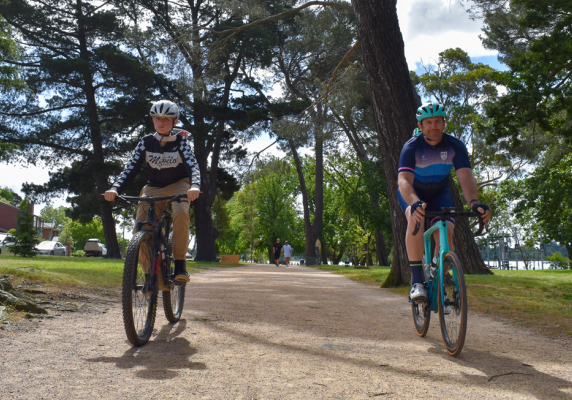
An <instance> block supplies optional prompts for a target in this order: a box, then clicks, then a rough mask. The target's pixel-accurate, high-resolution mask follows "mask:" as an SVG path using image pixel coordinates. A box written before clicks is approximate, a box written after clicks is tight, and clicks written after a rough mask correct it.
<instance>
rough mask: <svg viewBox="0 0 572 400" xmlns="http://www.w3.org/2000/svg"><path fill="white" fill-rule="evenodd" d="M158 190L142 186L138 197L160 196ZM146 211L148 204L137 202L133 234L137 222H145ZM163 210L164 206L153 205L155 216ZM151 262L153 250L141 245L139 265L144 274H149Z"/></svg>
mask: <svg viewBox="0 0 572 400" xmlns="http://www.w3.org/2000/svg"><path fill="white" fill-rule="evenodd" d="M160 190H161V189H160V188H154V187H150V186H144V187H143V189H142V190H141V193H140V194H139V196H140V197H144V196H161V194H158V193H159V191H160ZM148 209H149V204H148V203H145V202H139V205H138V206H137V215H136V217H135V221H136V223H135V226H134V227H133V233H135V231H136V229H137V222H139V221H141V222H143V221H146V220H147V210H148ZM164 210H165V205H164V204H155V212H156V214H157V216H160V215H161V214H162V213H163V211H164ZM152 262H153V249H152V248H151V247H150V246H147V245H146V244H142V246H141V247H140V248H139V265H141V268H142V269H143V271H145V274H150V273H151V264H152Z"/></svg>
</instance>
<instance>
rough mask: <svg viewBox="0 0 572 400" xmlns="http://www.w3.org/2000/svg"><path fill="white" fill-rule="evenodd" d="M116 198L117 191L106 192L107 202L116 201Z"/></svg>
mask: <svg viewBox="0 0 572 400" xmlns="http://www.w3.org/2000/svg"><path fill="white" fill-rule="evenodd" d="M115 196H117V192H116V191H115V190H107V191H105V195H104V197H105V200H107V201H115Z"/></svg>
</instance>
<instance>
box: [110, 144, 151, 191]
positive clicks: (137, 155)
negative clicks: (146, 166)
mask: <svg viewBox="0 0 572 400" xmlns="http://www.w3.org/2000/svg"><path fill="white" fill-rule="evenodd" d="M143 161H145V143H144V141H143V140H141V141H140V142H139V144H138V145H137V147H136V148H135V151H134V152H133V155H132V156H131V160H129V162H128V163H127V164H125V168H124V169H123V171H122V172H121V174H119V178H117V181H116V182H115V183H114V184H113V186H112V187H111V189H110V191H115V192H117V193H121V191H122V190H123V189H125V186H127V185H128V184H129V182H131V181H132V180H133V178H135V176H137V173H138V172H139V170H140V169H141V165H142V164H143Z"/></svg>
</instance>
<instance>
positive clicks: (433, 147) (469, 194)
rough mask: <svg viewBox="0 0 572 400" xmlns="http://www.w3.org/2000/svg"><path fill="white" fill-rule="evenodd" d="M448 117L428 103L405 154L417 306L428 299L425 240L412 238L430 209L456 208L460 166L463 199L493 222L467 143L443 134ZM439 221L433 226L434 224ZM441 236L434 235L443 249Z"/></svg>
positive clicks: (402, 194) (401, 181) (403, 193)
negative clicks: (454, 184)
mask: <svg viewBox="0 0 572 400" xmlns="http://www.w3.org/2000/svg"><path fill="white" fill-rule="evenodd" d="M446 118H447V114H446V112H445V110H444V108H443V106H442V105H441V104H439V103H437V102H429V103H425V104H423V105H422V106H421V107H419V108H418V109H417V126H418V127H419V131H420V132H419V133H418V134H416V135H415V136H413V137H412V138H411V139H410V140H409V141H408V142H407V143H405V145H404V146H403V150H402V151H401V156H400V157H399V175H398V179H397V184H398V187H399V189H398V192H397V198H398V200H399V205H400V206H401V209H402V210H403V212H404V213H405V217H406V218H407V233H406V235H405V246H406V247H407V256H408V257H409V265H410V267H411V291H410V297H411V300H413V301H421V300H424V299H426V298H427V291H426V290H425V287H424V285H423V262H422V258H423V253H424V250H425V249H424V242H423V235H416V236H413V235H412V232H413V230H414V228H415V225H416V223H417V222H419V223H420V224H421V227H423V226H424V224H425V210H428V211H437V212H439V211H442V208H443V207H454V206H455V205H454V203H453V198H452V196H451V192H450V190H449V175H450V174H451V170H452V169H453V167H455V171H456V173H457V178H458V179H459V183H460V184H461V189H462V190H463V195H464V197H465V199H466V200H467V202H468V203H469V205H470V206H471V208H472V210H473V211H474V212H479V213H481V214H482V217H481V218H482V220H483V222H484V223H485V224H488V223H489V220H490V211H489V207H488V206H487V205H486V204H481V203H480V202H479V200H478V196H479V194H478V190H477V183H476V181H475V178H474V176H473V171H472V169H471V162H470V160H469V155H468V152H467V148H466V146H465V144H464V143H463V142H462V141H461V140H459V139H457V138H455V137H454V136H451V135H449V134H447V133H444V130H445V119H446ZM436 219H437V218H435V219H434V220H433V221H431V224H433V223H434V222H435V220H436ZM454 229H455V221H454V220H452V219H450V220H448V221H447V236H448V239H449V248H450V249H451V251H454V250H455V247H454V244H453V240H452V238H453V233H454ZM437 233H438V232H436V234H435V235H434V238H435V241H436V243H437V248H438V247H439V236H438V235H437Z"/></svg>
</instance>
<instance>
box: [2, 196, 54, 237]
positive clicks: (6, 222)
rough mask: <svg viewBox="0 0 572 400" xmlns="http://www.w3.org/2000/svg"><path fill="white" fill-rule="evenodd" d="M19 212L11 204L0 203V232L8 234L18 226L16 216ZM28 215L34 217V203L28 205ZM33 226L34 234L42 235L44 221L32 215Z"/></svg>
mask: <svg viewBox="0 0 572 400" xmlns="http://www.w3.org/2000/svg"><path fill="white" fill-rule="evenodd" d="M19 212H20V210H18V207H14V206H13V205H11V204H7V203H4V202H3V201H0V232H8V231H9V230H10V229H16V227H17V226H18V214H19ZM30 213H31V214H32V215H34V203H30ZM34 225H35V227H36V232H38V233H39V234H43V228H44V219H43V218H42V217H39V216H37V215H34Z"/></svg>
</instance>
